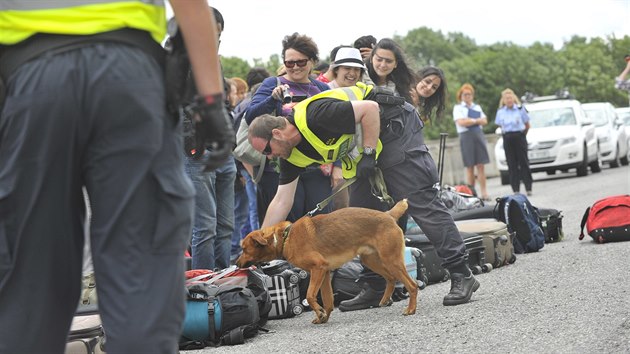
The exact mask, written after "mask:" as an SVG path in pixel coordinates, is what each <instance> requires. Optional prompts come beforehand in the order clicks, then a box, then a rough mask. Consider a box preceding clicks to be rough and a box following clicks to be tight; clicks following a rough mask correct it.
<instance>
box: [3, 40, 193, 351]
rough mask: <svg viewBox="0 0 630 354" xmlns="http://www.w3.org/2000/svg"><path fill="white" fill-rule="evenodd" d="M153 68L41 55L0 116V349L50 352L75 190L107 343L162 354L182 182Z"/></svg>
mask: <svg viewBox="0 0 630 354" xmlns="http://www.w3.org/2000/svg"><path fill="white" fill-rule="evenodd" d="M162 72H163V71H162V69H161V67H160V66H159V65H158V64H157V63H156V62H155V61H154V60H153V59H152V58H151V57H150V56H148V55H147V54H145V53H144V52H143V51H142V50H140V49H136V48H133V47H131V46H127V45H121V44H115V43H97V44H91V45H86V46H84V47H81V48H75V49H72V50H69V51H66V52H63V53H59V54H55V55H49V54H48V53H47V54H43V55H42V56H41V57H40V58H37V59H34V60H31V61H29V62H27V63H25V64H23V65H22V66H21V67H20V68H19V69H18V70H17V71H16V72H15V73H14V74H13V75H12V76H11V77H10V79H9V80H8V82H7V84H8V85H7V88H8V92H7V98H6V101H5V104H4V108H3V110H2V113H1V114H0V141H1V143H0V353H40V352H47V353H49V352H50V353H63V352H64V349H65V345H66V338H67V334H68V330H69V329H70V323H71V321H72V318H73V315H74V312H75V310H76V308H77V305H78V301H79V295H80V286H81V269H82V255H83V243H84V231H83V222H84V218H85V204H84V201H83V195H82V186H85V188H86V189H87V192H88V194H89V198H90V203H91V211H92V219H91V224H90V237H91V240H90V241H91V248H92V257H93V261H94V271H95V275H96V283H97V286H96V289H97V292H98V305H99V312H100V315H101V319H102V321H103V325H104V327H105V331H106V332H107V351H108V352H112V353H121V352H125V353H141V352H142V353H175V352H177V349H178V340H179V336H180V335H181V328H182V324H183V321H184V315H185V294H184V277H183V274H184V273H183V272H184V257H183V254H184V251H185V249H186V245H187V244H188V240H189V238H190V234H191V226H192V215H193V213H192V212H193V197H194V189H193V187H192V184H191V182H190V179H189V178H187V177H186V175H185V173H184V161H183V156H184V154H183V153H182V152H183V146H182V135H181V134H182V133H181V124H178V122H176V121H175V119H173V118H172V117H170V116H169V115H167V113H166V109H165V107H166V105H165V90H164V79H163V74H162Z"/></svg>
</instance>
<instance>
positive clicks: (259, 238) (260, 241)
mask: <svg viewBox="0 0 630 354" xmlns="http://www.w3.org/2000/svg"><path fill="white" fill-rule="evenodd" d="M252 239H253V240H254V245H255V246H256V247H265V246H267V245H268V244H269V243H268V242H267V240H266V239H265V237H264V235H263V233H262V232H256V233H255V234H253V235H252Z"/></svg>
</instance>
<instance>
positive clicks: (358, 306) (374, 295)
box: [339, 285, 392, 312]
mask: <svg viewBox="0 0 630 354" xmlns="http://www.w3.org/2000/svg"><path fill="white" fill-rule="evenodd" d="M384 292H385V290H382V291H376V290H374V289H372V288H371V287H370V286H368V285H366V286H364V287H363V290H361V292H360V293H359V295H357V296H355V297H354V298H352V299H350V300H344V301H342V302H340V303H339V310H340V311H344V312H345V311H356V310H364V309H369V308H372V307H378V304H379V303H380V302H381V299H382V298H383V293H384ZM391 304H392V300H391V299H390V300H389V302H388V304H387V306H390V305H391Z"/></svg>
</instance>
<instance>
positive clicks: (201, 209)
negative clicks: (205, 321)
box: [186, 153, 236, 269]
mask: <svg viewBox="0 0 630 354" xmlns="http://www.w3.org/2000/svg"><path fill="white" fill-rule="evenodd" d="M207 155H208V153H206V156H204V157H207ZM204 168H205V165H204V163H203V159H200V160H195V159H194V158H192V157H188V158H186V173H187V174H188V176H189V177H190V179H191V180H192V182H193V185H194V186H195V191H196V195H195V218H194V222H193V229H192V242H191V245H192V268H193V269H215V268H218V269H223V268H227V267H229V266H230V251H231V244H232V243H231V240H232V232H233V231H234V179H235V178H236V165H235V164H234V159H233V158H232V157H230V158H229V159H228V161H227V162H226V163H225V164H224V165H223V166H221V167H219V168H218V169H216V170H215V171H212V172H204V171H203V169H204Z"/></svg>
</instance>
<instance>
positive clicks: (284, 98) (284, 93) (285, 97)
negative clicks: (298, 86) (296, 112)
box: [282, 87, 291, 103]
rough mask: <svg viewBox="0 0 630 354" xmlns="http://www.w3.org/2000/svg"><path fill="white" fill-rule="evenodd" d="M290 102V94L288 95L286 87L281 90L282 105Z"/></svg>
mask: <svg viewBox="0 0 630 354" xmlns="http://www.w3.org/2000/svg"><path fill="white" fill-rule="evenodd" d="M290 102H291V94H290V93H289V89H288V88H286V87H283V88H282V103H290Z"/></svg>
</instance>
